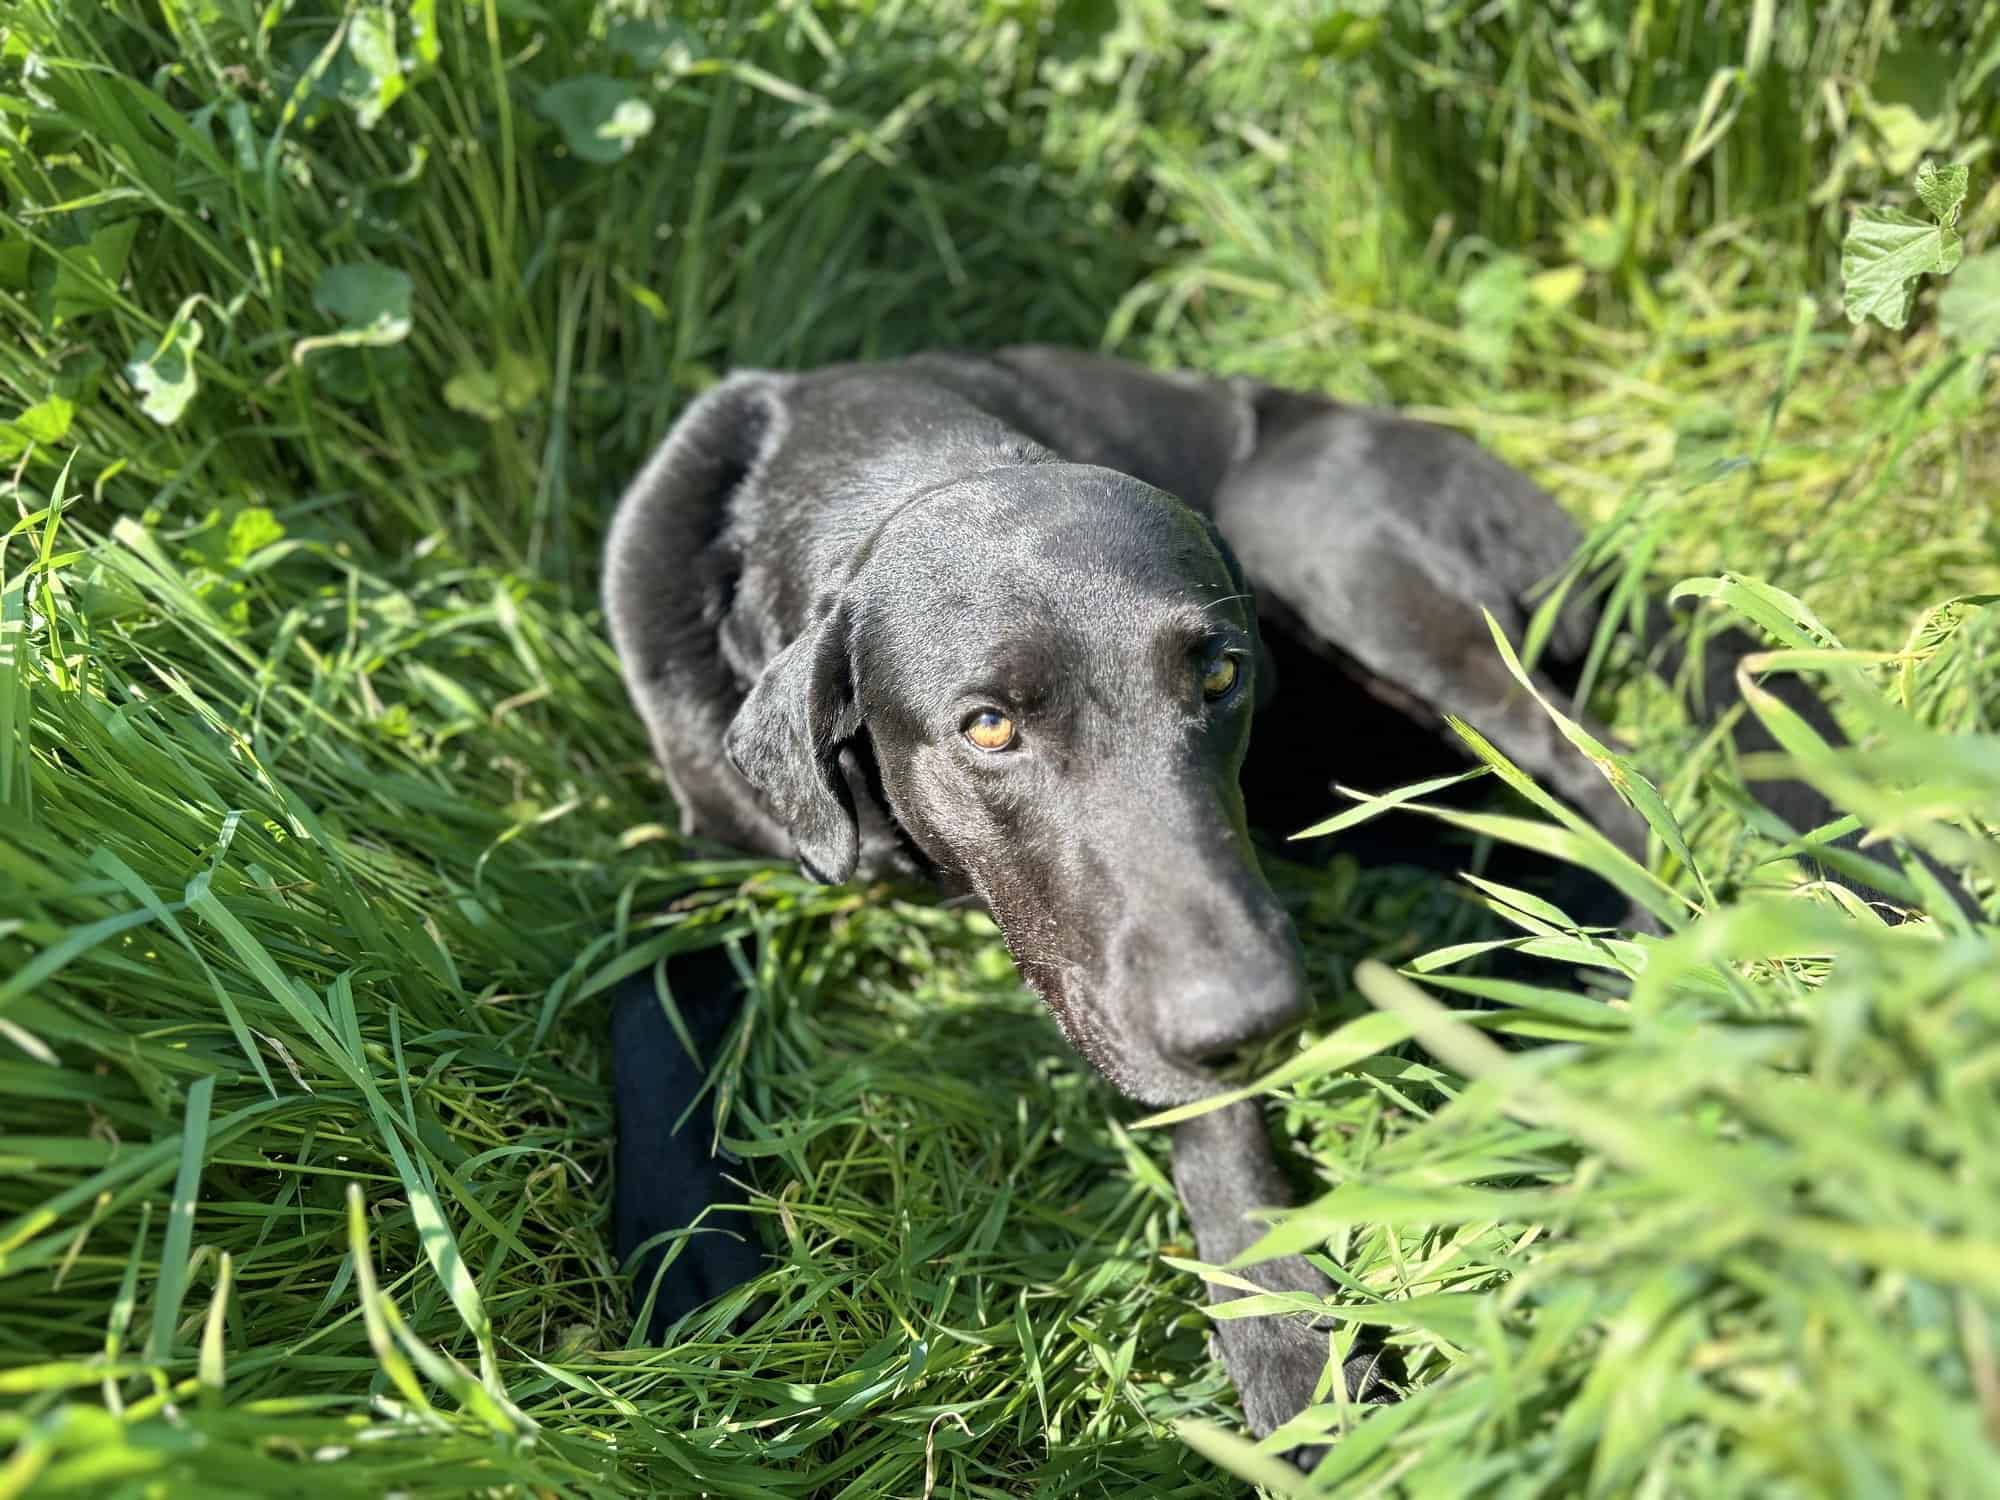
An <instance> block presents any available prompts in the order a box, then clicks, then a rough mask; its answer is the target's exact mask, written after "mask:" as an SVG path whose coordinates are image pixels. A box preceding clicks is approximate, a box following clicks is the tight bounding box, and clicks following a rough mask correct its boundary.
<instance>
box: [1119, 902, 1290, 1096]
mask: <svg viewBox="0 0 2000 1500" xmlns="http://www.w3.org/2000/svg"><path fill="white" fill-rule="evenodd" d="M1244 916H1245V917H1248V918H1251V920H1246V921H1242V922H1240V924H1232V925H1234V929H1235V930H1234V931H1228V932H1226V934H1225V933H1223V932H1218V931H1217V930H1216V924H1215V923H1213V922H1212V921H1203V920H1201V919H1199V918H1191V919H1190V920H1188V921H1187V922H1186V923H1185V924H1184V925H1183V926H1182V928H1181V934H1180V936H1181V939H1182V940H1181V941H1179V942H1175V943H1173V944H1172V945H1171V947H1170V948H1169V950H1168V952H1167V953H1165V954H1162V955H1161V957H1163V958H1165V960H1166V961H1165V962H1164V963H1160V964H1158V965H1157V966H1156V967H1155V970H1154V972H1155V975H1156V976H1157V977H1156V978H1155V980H1154V983H1153V985H1152V997H1153V1006H1152V1010H1153V1021H1154V1040H1155V1043H1156V1045H1158V1046H1159V1048H1160V1050H1161V1051H1162V1052H1164V1053H1165V1054H1166V1055H1167V1056H1168V1057H1170V1058H1173V1059H1174V1060H1176V1061H1179V1062H1189V1063H1203V1062H1210V1061H1213V1060H1216V1059H1218V1058H1221V1057H1224V1056H1225V1055H1227V1054H1228V1053H1231V1052H1233V1051H1235V1050H1236V1049H1237V1048H1239V1047H1243V1046H1247V1045H1248V1044H1249V1043H1251V1042H1255V1041H1259V1040H1261V1039H1263V1038H1264V1037H1267V1036H1270V1035H1271V1034H1272V1033H1273V1032H1275V1031H1279V1030H1281V1029H1282V1028H1284V1027H1286V1026H1288V1025H1290V1024H1292V1023H1293V1022H1295V1021H1297V1020H1299V1019H1300V1018H1302V1017H1303V1016H1304V1015H1305V1013H1306V1010H1307V994H1306V982H1305V971H1304V967H1303V965H1302V964H1301V962H1300V958H1299V949H1298V940H1297V939H1296V938H1295V937H1294V936H1293V934H1292V930H1291V925H1290V923H1288V922H1286V921H1285V920H1284V919H1283V917H1282V915H1281V914H1279V913H1278V912H1276V911H1275V910H1271V911H1259V912H1254V913H1245V914H1244Z"/></svg>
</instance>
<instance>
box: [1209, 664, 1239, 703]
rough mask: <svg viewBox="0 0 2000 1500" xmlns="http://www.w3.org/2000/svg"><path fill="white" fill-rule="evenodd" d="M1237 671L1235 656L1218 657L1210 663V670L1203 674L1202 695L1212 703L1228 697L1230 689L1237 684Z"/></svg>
mask: <svg viewBox="0 0 2000 1500" xmlns="http://www.w3.org/2000/svg"><path fill="white" fill-rule="evenodd" d="M1237 672H1238V668H1237V666H1236V658H1235V657H1233V656H1218V657H1216V659H1215V660H1214V661H1212V662H1210V663H1209V664H1208V670H1207V671H1206V672H1204V673H1203V674H1202V678H1201V695H1202V696H1203V697H1204V698H1206V699H1208V701H1209V702H1210V703H1214V702H1216V701H1218V700H1219V699H1222V698H1227V697H1228V696H1229V692H1230V689H1231V688H1233V687H1235V686H1236V677H1237Z"/></svg>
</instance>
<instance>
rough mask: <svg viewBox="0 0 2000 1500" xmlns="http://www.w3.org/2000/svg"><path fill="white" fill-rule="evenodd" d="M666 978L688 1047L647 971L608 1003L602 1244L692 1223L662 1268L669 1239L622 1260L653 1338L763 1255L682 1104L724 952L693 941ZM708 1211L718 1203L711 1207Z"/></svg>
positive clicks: (723, 995) (715, 1037)
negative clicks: (694, 946) (612, 1172)
mask: <svg viewBox="0 0 2000 1500" xmlns="http://www.w3.org/2000/svg"><path fill="white" fill-rule="evenodd" d="M667 984H668V989H669V991H670V992H671V993H672V996H673V1000H674V1006H675V1008H676V1009H677V1010H678V1011H679V1013H680V1016H681V1019H682V1021H683V1022H684V1023H685V1024H686V1026H687V1029H688V1033H689V1035H690V1036H691V1037H692V1039H693V1041H694V1044H695V1053H694V1055H690V1054H689V1052H688V1049H687V1046H686V1044H685V1043H683V1042H682V1040H681V1038H680V1036H679V1035H678V1034H677V1033H676V1031H675V1030H674V1027H673V1025H672V1023H671V1022H670V1021H669V1020H668V1019H667V1016H666V1013H665V1012H664V1011H663V1010H662V1009H661V1006H660V997H659V995H658V993H657V991H656V989H655V986H654V982H653V974H652V972H651V971H650V970H648V971H646V972H643V973H640V974H635V975H634V976H633V977H632V978H631V979H629V980H627V981H626V982H625V983H624V984H623V985H622V986H620V988H619V990H618V992H617V995H616V997H615V998H614V1000H613V1002H612V1011H611V1048H612V1058H611V1071H612V1085H613V1091H614V1095H615V1098H616V1103H617V1148H616V1176H615V1177H614V1179H613V1182H612V1241H613V1245H614V1248H615V1252H616V1254H617V1256H618V1261H619V1264H620V1265H621V1266H623V1265H624V1263H625V1262H626V1261H628V1260H629V1259H631V1257H632V1255H633V1253H634V1252H635V1251H637V1250H638V1248H639V1247H640V1246H641V1245H643V1244H645V1243H646V1241H648V1240H650V1239H652V1238H653V1237H654V1236H655V1235H660V1234H665V1233H668V1232H670V1231H672V1230H677V1229H687V1228H689V1227H690V1226H691V1225H694V1224H695V1222H696V1220H700V1221H701V1223H700V1227H699V1228H697V1229H695V1231H694V1233H693V1234H692V1235H691V1236H690V1237H689V1239H688V1241H687V1243H686V1244H685V1246H684V1247H683V1248H682V1249H681V1251H680V1253H679V1255H678V1256H676V1257H675V1259H674V1262H673V1264H672V1265H671V1266H667V1267H666V1268H665V1271H664V1274H662V1267H663V1266H664V1265H665V1262H666V1258H667V1255H668V1253H669V1251H670V1250H671V1249H672V1245H671V1243H669V1244H664V1245H658V1246H655V1247H654V1248H653V1249H651V1250H649V1251H647V1252H646V1254H645V1255H644V1256H643V1257H642V1258H641V1259H640V1261H639V1264H638V1265H637V1266H636V1267H634V1269H633V1273H632V1274H633V1280H632V1313H633V1316H634V1317H638V1316H640V1315H642V1314H643V1312H644V1310H645V1305H646V1299H647V1297H648V1296H652V1297H653V1311H652V1316H651V1317H650V1319H648V1321H647V1325H646V1332H647V1337H648V1338H649V1339H650V1340H651V1341H652V1342H654V1343H659V1342H660V1341H661V1340H662V1339H663V1338H664V1337H665V1335H666V1332H667V1330H668V1329H669V1328H670V1327H671V1326H672V1325H673V1324H674V1323H676V1322H677V1321H679V1319H680V1318H681V1317H683V1316H684V1315H686V1314H687V1313H689V1312H692V1311H693V1310H694V1309H695V1308H697V1307H700V1306H701V1305H703V1304H704V1303H706V1302H710V1301H713V1300H714V1299H715V1298H716V1297H718V1296H720V1295H721V1294H722V1293H724V1292H726V1291H727V1290H729V1288H731V1287H732V1286H735V1285H737V1284H738V1283H740V1282H743V1281H747V1280H748V1279H749V1278H750V1277H752V1276H754V1275H756V1274H757V1272H758V1271H759V1270H761V1269H762V1268H763V1263H764V1256H763V1251H762V1250H761V1248H760V1247H759V1246H758V1243H757V1238H756V1233H755V1230H754V1228H753V1226H752V1224H751V1223H750V1220H749V1218H748V1216H747V1215H744V1214H741V1213H731V1212H728V1211H727V1210H729V1209H731V1208H734V1207H740V1206H741V1205H742V1204H744V1203H745V1202H747V1201H748V1197H747V1194H746V1193H745V1192H744V1190H743V1189H742V1188H741V1187H740V1186H738V1185H737V1184H736V1183H734V1182H732V1181H731V1180H730V1179H729V1176H728V1175H727V1173H728V1171H729V1167H728V1164H727V1163H726V1162H724V1161H723V1160H721V1159H720V1158H718V1157H716V1156H714V1155H711V1154H710V1152H709V1144H708V1143H709V1120H708V1111H707V1110H706V1109H704V1108H699V1107H697V1108H695V1109H693V1110H690V1109H689V1106H690V1105H691V1104H693V1103H694V1100H695V1098H696V1096H697V1095H698V1094H699V1093H700V1092H701V1086H702V1083H703V1080H704V1079H705V1077H706V1076H707V1072H708V1067H709V1065H710V1064H711V1063H713V1061H714V1060H715V1056H716V1054H717V1052H718V1051H719V1049H720V1048H721V1046H722V1042H723V1040H724V1038H725V1036H726V1035H727V1033H728V1031H729V1026H730V1022H731V1021H732V1019H733V1018H734V1016H735V1014H736V1010H737V1007H738V1003H739V1002H740V1001H741V999H742V994H743V987H742V983H741V981H740V980H739V978H738V977H737V974H736V971H735V967H734V965H732V964H731V963H730V960H729V954H728V952H727V951H726V950H724V949H722V948H705V949H702V950H701V951H699V952H695V953H684V954H679V955H676V956H675V957H673V958H671V959H669V960H668V961H667ZM682 1115H687V1117H688V1118H687V1120H686V1121H685V1123H680V1121H681V1116H682ZM739 1175H740V1174H739ZM716 1209H721V1210H724V1211H723V1212H720V1213H717V1212H712V1211H711V1210H716ZM704 1216H705V1217H704ZM656 1284H657V1291H655V1286H656Z"/></svg>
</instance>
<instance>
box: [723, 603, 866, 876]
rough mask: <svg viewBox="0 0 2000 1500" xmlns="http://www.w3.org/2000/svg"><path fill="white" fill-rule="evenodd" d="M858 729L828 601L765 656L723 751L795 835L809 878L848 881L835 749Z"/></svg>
mask: <svg viewBox="0 0 2000 1500" xmlns="http://www.w3.org/2000/svg"><path fill="white" fill-rule="evenodd" d="M860 727H861V715H860V711H859V708H858V706H857V704H856V701H855V696H854V681H853V674H852V672H851V670H850V668H849V658H848V649H847V615H846V611H845V610H844V609H841V608H839V607H835V608H833V609H831V610H829V611H827V612H826V613H825V614H823V615H822V616H821V617H820V618H819V619H818V620H817V621H816V622H814V624H813V625H811V626H810V627H809V628H808V629H807V630H806V631H805V632H804V633H803V634H801V635H800V636H799V638H798V639H797V640H795V641H793V642H792V643H791V644H790V645H789V646H787V647H785V649H784V650H782V651H780V652H779V653H778V654H777V655H776V656H774V657H772V658H771V660H770V663H769V664H768V665H767V666H766V667H765V668H764V672H763V675H762V676H760V677H759V678H758V679H757V685H756V686H755V687H753V688H752V689H751V690H750V696H749V697H747V698H745V699H744V700H743V706H742V708H740V709H738V710H737V712H736V717H735V719H734V720H732V721H731V723H730V725H729V730H728V732H727V733H726V734H725V735H724V736H723V739H722V749H723V753H724V754H725V755H727V756H728V757H729V763H730V764H731V765H732V766H734V767H735V768H736V770H737V772H738V773H739V774H740V775H741V776H742V777H743V779H744V780H745V781H747V782H749V783H750V784H751V785H752V786H753V787H755V788H756V789H757V791H758V793H759V794H760V795H761V796H762V797H763V798H764V800H765V802H767V803H768V804H769V805H770V807H771V810H772V811H773V812H774V813H776V814H777V815H778V818H779V820H780V821H781V822H782V823H784V825H785V827H786V829H787V830H788V831H789V832H790V834H791V836H792V847H793V848H794V849H795V850H796V851H797V853H798V857H799V863H800V864H801V865H802V866H804V868H805V872H806V873H807V874H808V875H810V876H811V877H812V878H813V879H814V880H817V881H819V882H821V883H822V884H824V885H838V884H840V883H841V882H842V881H844V880H847V879H850V878H851V877H852V876H853V874H854V866H855V862H856V861H857V859H858V858H859V857H860V852H861V833H860V826H859V824H858V823H857V822H856V821H855V816H854V797H853V794H852V793H851V792H850V791H849V790H848V786H847V777H846V776H845V774H843V772H842V771H841V766H840V752H841V747H842V746H843V745H845V744H846V742H847V741H848V740H850V739H852V738H853V736H854V734H855V732H856V731H857V730H858V729H859V728H860Z"/></svg>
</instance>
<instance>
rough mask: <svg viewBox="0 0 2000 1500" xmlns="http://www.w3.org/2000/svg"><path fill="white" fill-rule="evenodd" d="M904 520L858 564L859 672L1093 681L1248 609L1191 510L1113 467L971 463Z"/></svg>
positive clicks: (1125, 674) (997, 680)
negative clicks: (974, 472)
mask: <svg viewBox="0 0 2000 1500" xmlns="http://www.w3.org/2000/svg"><path fill="white" fill-rule="evenodd" d="M902 519H903V522H904V524H901V525H899V526H897V527H896V528H894V532H893V534H892V535H885V536H884V537H883V538H882V541H881V543H880V544H878V546H877V548H876V549H875V553H874V555H873V556H872V557H871V558H870V559H869V561H868V564H867V566H866V568H865V569H864V575H865V586H864V587H862V588H861V589H859V590H858V591H857V594H858V601H857V602H858V603H859V606H860V609H859V615H860V624H861V627H862V628H861V630H860V633H859V638H860V642H861V652H862V657H863V660H864V663H865V666H864V670H865V671H868V672H869V675H871V676H874V675H876V673H875V670H874V669H877V668H893V672H892V674H891V675H892V678H893V680H897V681H900V682H902V683H903V684H904V686H905V687H907V688H909V689H910V690H911V691H913V692H914V693H916V695H917V696H919V697H925V696H933V695H941V694H946V693H949V692H954V691H958V690H962V689H964V688H966V687H968V686H971V685H979V686H982V687H985V688H990V689H993V690H996V691H1000V692H1004V693H1007V694H1009V695H1010V696H1012V697H1013V698H1015V699H1016V700H1018V701H1023V702H1026V701H1035V700H1044V701H1046V700H1047V699H1048V698H1049V697H1050V696H1051V695H1053V696H1055V697H1062V696H1065V695H1067V694H1069V693H1070V692H1071V691H1072V690H1076V691H1086V692H1087V693H1088V695H1090V696H1095V695H1096V694H1097V693H1098V692H1101V691H1111V690H1112V685H1113V684H1115V683H1120V682H1124V683H1128V684H1131V683H1139V682H1143V681H1145V680H1149V679H1150V677H1151V675H1152V673H1153V672H1154V671H1155V670H1157V662H1158V661H1159V660H1160V659H1162V658H1160V657H1159V656H1158V653H1159V652H1160V651H1162V650H1165V651H1167V652H1168V653H1170V654H1171V655H1173V656H1175V657H1178V655H1179V654H1180V649H1179V648H1180V645H1184V644H1185V643H1187V642H1191V641H1193V640H1195V639H1197V638H1199V637H1201V636H1203V635H1206V634H1208V633H1210V632H1222V631H1229V632H1240V631H1242V630H1243V629H1244V628H1245V627H1246V622H1247V620H1248V618H1249V615H1250V604H1249V601H1248V599H1247V598H1246V597H1245V596H1243V595H1242V594H1241V593H1240V592H1239V591H1238V590H1237V588H1236V587H1235V585H1234V584H1233V583H1232V581H1231V579H1230V576H1229V571H1228V568H1227V566H1226V565H1225V564H1224V562H1223V560H1222V557H1221V554H1220V553H1219V552H1218V551H1217V549H1216V546H1215V544H1214V542H1213V541H1212V540H1211V539H1210V537H1209V534H1208V532H1207V529H1206V528H1205V527H1204V525H1203V524H1202V522H1201V521H1200V519H1199V518H1198V517H1196V516H1195V515H1194V513H1193V512H1191V511H1190V510H1188V509H1187V508H1186V507H1185V506H1184V505H1182V504H1181V503H1180V502H1179V501H1178V500H1175V499H1173V498H1172V497H1171V496H1168V495H1165V494H1163V493H1161V492H1160V491H1158V490H1154V489H1151V488H1149V487H1148V486H1146V485H1144V484H1141V483H1140V482H1139V481H1138V480H1135V479H1130V478H1128V477H1126V476H1124V475H1121V474H1116V473H1114V472H1113V471H1110V470H1104V469H1093V468H1087V467H1085V466H1081V465H1046V466H1038V467H1037V468H1036V469H1034V470H1031V471H1029V472H1028V474H1027V477H1026V478H1025V479H1024V478H1022V477H1021V476H1020V475H1019V474H1017V473H1016V472H1014V471H1008V472H1007V473H1005V474H1002V475H996V476H982V477H981V478H980V479H978V480H976V481H972V482H968V483H965V484H961V485H958V486H955V487H954V489H953V492H952V493H950V494H948V495H938V496H934V497H930V498H928V499H927V500H926V501H924V502H922V503H921V504H919V505H917V506H913V507H911V509H910V510H909V512H908V513H906V515H905V516H904V517H903V518H902ZM1177 643H1178V644H1177ZM1086 682H1088V683H1090V684H1092V686H1091V687H1090V688H1089V689H1087V690H1086V689H1085V688H1084V686H1083V685H1084V684H1085V683H1086Z"/></svg>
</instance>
